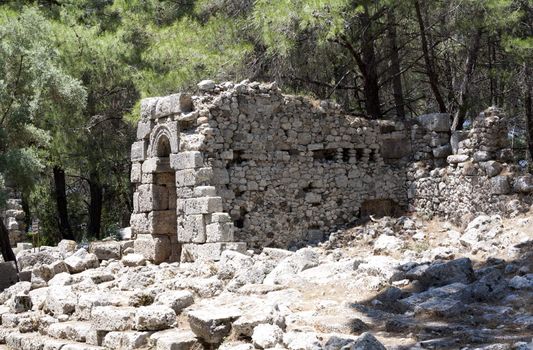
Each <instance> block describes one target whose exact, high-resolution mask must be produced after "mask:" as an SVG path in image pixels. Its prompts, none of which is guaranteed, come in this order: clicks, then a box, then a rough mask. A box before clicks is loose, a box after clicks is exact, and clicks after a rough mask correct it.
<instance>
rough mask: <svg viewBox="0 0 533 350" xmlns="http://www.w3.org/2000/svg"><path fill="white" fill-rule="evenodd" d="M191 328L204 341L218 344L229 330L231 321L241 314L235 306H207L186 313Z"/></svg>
mask: <svg viewBox="0 0 533 350" xmlns="http://www.w3.org/2000/svg"><path fill="white" fill-rule="evenodd" d="M187 316H188V320H189V325H190V327H191V330H192V331H193V332H194V333H195V334H196V335H197V336H198V337H200V338H202V339H203V340H204V341H205V342H207V343H210V344H219V343H220V342H222V340H223V339H224V337H226V336H227V335H228V334H229V333H230V331H231V323H232V322H233V321H235V320H236V319H237V318H239V317H240V316H241V311H240V310H239V309H235V308H209V309H200V310H195V311H191V312H189V313H188V315H187Z"/></svg>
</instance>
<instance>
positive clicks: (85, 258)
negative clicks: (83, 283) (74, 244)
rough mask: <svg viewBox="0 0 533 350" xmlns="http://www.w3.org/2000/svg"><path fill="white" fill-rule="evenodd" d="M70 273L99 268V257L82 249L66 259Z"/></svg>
mask: <svg viewBox="0 0 533 350" xmlns="http://www.w3.org/2000/svg"><path fill="white" fill-rule="evenodd" d="M65 264H67V267H68V270H69V272H70V273H79V272H82V271H85V270H87V269H91V268H95V267H98V265H99V262H98V257H97V256H96V255H94V254H91V253H88V252H87V251H86V250H85V249H83V248H80V249H79V250H78V251H76V252H75V253H74V254H72V255H71V256H69V257H68V258H66V259H65Z"/></svg>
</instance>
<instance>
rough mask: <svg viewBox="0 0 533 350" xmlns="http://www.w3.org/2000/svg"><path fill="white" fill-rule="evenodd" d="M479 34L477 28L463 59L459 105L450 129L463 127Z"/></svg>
mask: <svg viewBox="0 0 533 350" xmlns="http://www.w3.org/2000/svg"><path fill="white" fill-rule="evenodd" d="M481 34H482V31H481V29H478V30H477V31H476V34H475V35H474V37H473V38H472V43H471V44H470V49H469V50H468V55H467V57H466V61H465V73H464V76H463V81H462V82H461V88H460V89H459V99H458V101H459V105H458V107H457V112H456V113H455V116H454V118H453V123H452V131H454V130H461V129H462V128H463V123H464V121H465V117H466V111H467V110H468V89H469V87H470V80H471V79H472V75H473V74H474V69H475V66H476V61H477V56H478V53H479V48H480V46H481Z"/></svg>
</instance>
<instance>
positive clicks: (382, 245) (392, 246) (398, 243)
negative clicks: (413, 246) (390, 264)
mask: <svg viewBox="0 0 533 350" xmlns="http://www.w3.org/2000/svg"><path fill="white" fill-rule="evenodd" d="M403 245H404V242H403V241H402V240H401V239H400V238H398V237H395V236H389V235H387V234H381V235H379V237H378V238H377V239H376V240H375V241H374V253H380V252H398V251H399V250H400V249H401V248H402V247H403Z"/></svg>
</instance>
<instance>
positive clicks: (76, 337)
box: [45, 321, 96, 343]
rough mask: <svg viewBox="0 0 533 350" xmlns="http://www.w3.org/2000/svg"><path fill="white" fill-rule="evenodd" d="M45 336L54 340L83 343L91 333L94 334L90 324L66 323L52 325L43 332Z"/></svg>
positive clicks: (79, 322)
mask: <svg viewBox="0 0 533 350" xmlns="http://www.w3.org/2000/svg"><path fill="white" fill-rule="evenodd" d="M45 332H46V334H47V335H48V336H50V337H51V338H55V339H66V340H72V341H75V342H82V343H85V342H86V341H87V338H90V336H91V334H90V333H91V332H93V333H94V332H96V330H94V329H93V327H92V324H91V323H90V322H83V321H68V322H58V323H52V324H51V325H50V326H48V327H47V328H46V330H45Z"/></svg>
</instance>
